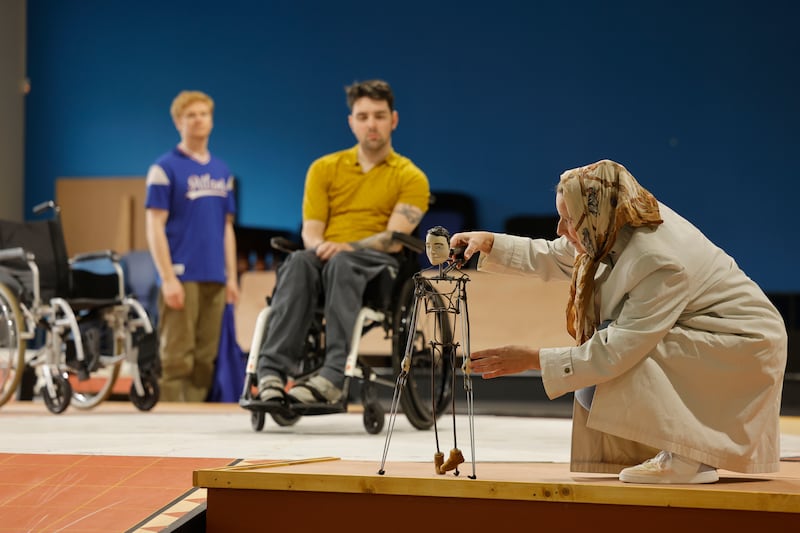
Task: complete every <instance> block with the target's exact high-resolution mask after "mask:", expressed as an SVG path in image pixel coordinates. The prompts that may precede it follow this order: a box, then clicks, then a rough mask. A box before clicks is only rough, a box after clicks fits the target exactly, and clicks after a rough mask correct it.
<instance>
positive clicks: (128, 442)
mask: <svg viewBox="0 0 800 533" xmlns="http://www.w3.org/2000/svg"><path fill="white" fill-rule="evenodd" d="M455 422H456V429H457V433H456V439H457V442H456V444H457V445H458V447H460V448H461V449H462V450H464V452H465V455H468V450H470V449H471V446H470V435H469V424H468V419H467V417H466V416H463V415H459V416H457V417H456V421H455ZM781 423H782V426H781V429H782V436H781V437H782V438H781V456H782V457H800V418H790V417H784V418H782V420H781ZM388 425H389V424H388V419H387V424H386V426H387V427H388ZM474 426H475V458H476V461H478V462H480V461H494V462H498V461H501V462H502V461H519V462H568V461H569V439H570V426H571V420H570V419H567V418H534V417H511V416H488V415H480V416H476V417H475V420H474ZM438 427H439V441H440V446H441V448H442V449H450V448H451V447H452V446H453V429H452V428H453V418H452V416H450V415H445V416H444V417H442V418H441V419H440V420H439V423H438ZM386 431H387V430H386V428H384V430H383V431H382V432H381V433H380V434H378V435H370V434H368V433H367V432H366V431H365V429H364V426H363V422H362V416H361V414H360V413H358V412H350V413H347V414H335V415H324V416H308V417H305V418H302V419H301V420H300V421H298V422H297V424H296V425H295V426H293V427H288V428H286V427H279V426H277V425H276V424H275V423H274V422H273V421H272V420H271V419H269V418H267V421H266V423H265V425H264V429H263V430H262V431H261V432H255V431H253V429H252V428H251V426H250V414H249V412H248V411H246V410H244V409H242V408H240V407H239V406H238V405H236V404H170V403H165V402H160V403H159V404H158V405H156V407H155V408H154V409H153V410H152V411H150V412H146V413H143V412H139V411H137V410H136V409H135V408H134V407H133V406H132V405H131V404H130V403H128V402H123V401H120V402H117V401H114V402H111V401H107V402H104V403H102V404H101V405H100V406H98V407H97V408H95V409H94V410H91V411H79V410H77V409H74V408H73V407H70V408H69V409H67V411H66V412H64V413H62V414H61V415H53V414H51V413H50V412H48V411H47V409H46V408H45V406H44V405H43V404H41V403H39V402H11V403H9V404H6V405H4V406H3V407H2V408H0V435H2V437H0V453H38V454H91V455H133V456H158V457H207V458H213V457H224V458H227V457H230V458H244V459H255V458H266V459H301V458H306V457H318V456H322V455H324V456H335V457H339V458H341V459H350V460H375V461H376V462H380V459H381V457H382V454H383V449H384V444H385V443H386ZM435 446H436V441H435V434H434V432H433V431H432V430H429V431H420V430H417V429H415V428H413V427H412V426H411V425H410V424H409V423H408V422H407V420H406V419H405V417H404V416H403V415H402V414H401V415H399V416H398V417H397V421H396V424H395V428H394V431H393V432H392V437H391V440H390V442H389V450H388V458H389V459H391V460H393V461H427V460H429V459H430V458H431V457H432V455H433V453H434V451H435ZM469 455H470V456H471V454H469Z"/></svg>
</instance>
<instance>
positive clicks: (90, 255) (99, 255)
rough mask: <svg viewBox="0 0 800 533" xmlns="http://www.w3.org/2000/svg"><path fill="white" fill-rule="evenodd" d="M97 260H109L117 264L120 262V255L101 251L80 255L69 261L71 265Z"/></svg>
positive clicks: (111, 251)
mask: <svg viewBox="0 0 800 533" xmlns="http://www.w3.org/2000/svg"><path fill="white" fill-rule="evenodd" d="M95 259H109V260H111V261H113V262H115V263H118V262H119V254H118V253H117V252H115V251H114V250H101V251H97V252H86V253H83V254H78V255H76V256H75V257H73V258H71V259H70V260H69V262H70V264H72V263H80V262H82V261H93V260H95Z"/></svg>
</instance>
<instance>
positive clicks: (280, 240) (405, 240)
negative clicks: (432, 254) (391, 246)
mask: <svg viewBox="0 0 800 533" xmlns="http://www.w3.org/2000/svg"><path fill="white" fill-rule="evenodd" d="M392 240H393V241H397V242H399V243H400V244H402V245H403V246H405V247H406V248H408V249H409V250H413V251H415V252H417V253H422V252H424V251H425V243H424V242H422V241H421V240H419V239H417V238H416V237H413V236H411V235H407V234H405V233H401V232H399V231H393V232H392ZM269 244H270V245H271V246H272V247H273V248H275V249H276V250H280V251H281V252H287V253H289V252H294V251H295V250H300V249H302V246H301V245H300V244H299V243H296V242H294V241H292V240H289V239H287V238H286V237H272V238H271V239H270V240H269Z"/></svg>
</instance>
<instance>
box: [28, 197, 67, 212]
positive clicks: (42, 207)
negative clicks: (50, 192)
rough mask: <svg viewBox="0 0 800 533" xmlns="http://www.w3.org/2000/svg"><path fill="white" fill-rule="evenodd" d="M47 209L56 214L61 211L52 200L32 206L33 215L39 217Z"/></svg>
mask: <svg viewBox="0 0 800 533" xmlns="http://www.w3.org/2000/svg"><path fill="white" fill-rule="evenodd" d="M47 209H52V210H53V211H55V212H56V213H58V212H59V211H61V208H59V207H58V204H56V203H55V202H54V201H53V200H48V201H46V202H42V203H40V204H37V205H35V206H33V214H34V215H40V214H42V213H44V212H45V211H46V210H47Z"/></svg>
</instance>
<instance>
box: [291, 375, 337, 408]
mask: <svg viewBox="0 0 800 533" xmlns="http://www.w3.org/2000/svg"><path fill="white" fill-rule="evenodd" d="M286 394H287V395H288V396H289V397H290V398H291V399H293V400H295V401H298V402H300V403H306V404H309V403H336V402H338V401H339V400H340V399H341V398H342V389H339V388H337V387H336V385H334V384H333V383H331V382H330V380H328V379H327V378H324V377H322V376H314V377H312V378H310V379H309V380H308V381H304V382H302V383H298V384H297V385H295V386H294V387H292V388H291V389H289V392H288V393H286Z"/></svg>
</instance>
